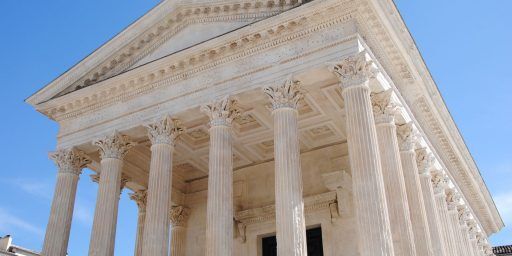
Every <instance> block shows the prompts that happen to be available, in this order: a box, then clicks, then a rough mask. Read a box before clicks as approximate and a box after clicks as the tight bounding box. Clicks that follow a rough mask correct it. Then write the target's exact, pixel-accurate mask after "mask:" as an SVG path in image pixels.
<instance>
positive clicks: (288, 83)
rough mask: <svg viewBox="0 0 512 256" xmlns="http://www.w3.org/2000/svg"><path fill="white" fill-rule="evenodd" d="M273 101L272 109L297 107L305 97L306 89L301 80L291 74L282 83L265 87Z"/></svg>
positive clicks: (264, 90)
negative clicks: (295, 78)
mask: <svg viewBox="0 0 512 256" xmlns="http://www.w3.org/2000/svg"><path fill="white" fill-rule="evenodd" d="M263 93H265V94H266V95H267V96H268V98H269V99H270V101H271V103H272V110H277V109H281V108H292V109H297V107H298V105H299V102H300V100H302V99H303V98H304V93H305V90H304V88H303V87H302V85H301V82H300V81H298V80H294V79H293V77H292V76H289V77H288V78H287V79H286V80H285V81H284V82H283V84H281V85H277V86H268V87H265V88H263Z"/></svg>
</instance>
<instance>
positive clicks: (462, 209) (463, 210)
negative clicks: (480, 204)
mask: <svg viewBox="0 0 512 256" xmlns="http://www.w3.org/2000/svg"><path fill="white" fill-rule="evenodd" d="M457 212H458V217H459V224H460V225H461V226H464V225H466V222H467V221H468V220H469V219H470V216H471V213H470V212H469V210H468V207H467V206H465V205H464V204H459V205H457Z"/></svg>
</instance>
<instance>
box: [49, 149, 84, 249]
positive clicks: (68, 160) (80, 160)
mask: <svg viewBox="0 0 512 256" xmlns="http://www.w3.org/2000/svg"><path fill="white" fill-rule="evenodd" d="M50 158H51V159H52V160H53V161H55V164H56V165H57V167H58V168H59V172H58V173H57V184H56V185H55V192H54V194H53V201H52V207H51V210H50V218H49V220H48V225H47V227H46V235H45V237H44V245H43V251H42V253H41V255H44V256H65V255H67V250H68V241H69V231H70V229H71V219H72V217H73V207H74V205H75V196H76V187H77V184H78V176H80V174H81V173H82V168H84V167H85V166H86V165H88V164H89V163H91V161H90V160H89V159H88V158H86V157H85V155H84V154H83V153H82V152H81V151H78V150H75V149H70V150H58V151H56V152H53V153H51V154H50Z"/></svg>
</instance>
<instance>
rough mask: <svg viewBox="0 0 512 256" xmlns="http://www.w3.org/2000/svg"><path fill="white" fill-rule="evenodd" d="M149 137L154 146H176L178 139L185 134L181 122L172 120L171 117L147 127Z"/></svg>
mask: <svg viewBox="0 0 512 256" xmlns="http://www.w3.org/2000/svg"><path fill="white" fill-rule="evenodd" d="M146 129H147V130H148V137H149V140H151V143H152V144H153V145H155V144H169V145H174V142H175V141H176V139H177V138H178V137H179V136H180V135H181V134H182V133H183V131H184V129H183V127H182V125H181V122H180V121H179V120H177V119H172V118H171V117H170V116H166V117H164V118H163V119H162V120H160V121H158V122H155V123H152V124H149V125H147V126H146Z"/></svg>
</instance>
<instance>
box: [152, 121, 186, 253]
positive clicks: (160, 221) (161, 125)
mask: <svg viewBox="0 0 512 256" xmlns="http://www.w3.org/2000/svg"><path fill="white" fill-rule="evenodd" d="M147 129H148V137H149V139H150V140H151V163H150V167H149V182H148V191H147V208H146V216H145V220H144V233H143V234H144V235H143V243H142V255H143V256H167V255H168V254H169V209H170V205H169V202H170V197H171V186H172V154H173V151H174V143H175V140H176V138H177V137H178V135H179V134H180V133H181V131H182V128H181V127H180V126H179V122H178V121H177V120H173V119H172V118H171V117H169V116H167V117H165V118H163V119H162V120H160V121H158V122H155V123H153V124H150V125H148V126H147Z"/></svg>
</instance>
